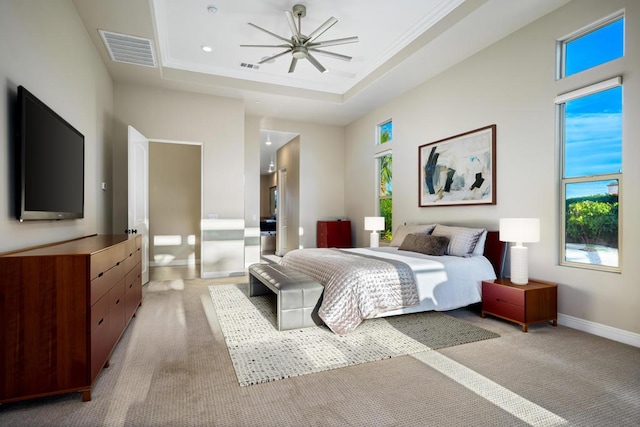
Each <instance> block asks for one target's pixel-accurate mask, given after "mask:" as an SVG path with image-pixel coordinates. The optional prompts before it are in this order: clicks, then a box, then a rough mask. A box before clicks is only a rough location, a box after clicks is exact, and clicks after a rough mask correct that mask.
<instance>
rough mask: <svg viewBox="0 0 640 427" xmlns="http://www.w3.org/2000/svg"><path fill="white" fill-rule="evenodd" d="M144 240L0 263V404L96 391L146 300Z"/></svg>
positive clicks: (47, 250)
mask: <svg viewBox="0 0 640 427" xmlns="http://www.w3.org/2000/svg"><path fill="white" fill-rule="evenodd" d="M141 253H142V252H141V237H140V236H131V237H129V236H127V235H104V236H89V237H84V238H81V239H76V240H72V241H68V242H61V243H54V244H51V245H45V246H42V247H38V248H33V249H27V250H23V251H16V252H11V253H7V254H3V255H1V256H0V377H1V378H2V380H1V381H0V403H5V402H11V401H16V400H23V399H30V398H36V397H42V396H49V395H54V394H62V393H69V392H78V391H80V392H82V400H83V401H88V400H91V386H92V385H93V383H94V381H95V380H96V378H97V376H98V374H99V373H100V371H101V370H102V368H103V367H106V366H108V364H109V357H110V355H111V352H112V351H113V349H114V347H115V345H116V344H117V343H118V340H119V339H120V336H121V335H122V333H123V332H124V330H125V328H126V326H127V325H128V323H129V321H130V320H131V318H132V317H133V316H134V315H135V311H136V309H137V308H138V306H139V305H140V304H141V301H142V274H141V263H140V261H141Z"/></svg>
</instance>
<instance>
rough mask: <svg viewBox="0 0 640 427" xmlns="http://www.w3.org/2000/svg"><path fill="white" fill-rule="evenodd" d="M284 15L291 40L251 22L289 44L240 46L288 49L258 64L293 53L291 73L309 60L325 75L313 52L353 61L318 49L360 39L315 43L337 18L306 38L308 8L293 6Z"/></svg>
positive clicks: (349, 38) (347, 38) (351, 38)
mask: <svg viewBox="0 0 640 427" xmlns="http://www.w3.org/2000/svg"><path fill="white" fill-rule="evenodd" d="M284 14H285V16H286V18H287V22H288V23H289V27H290V28H291V34H292V36H291V38H290V39H288V38H285V37H282V36H279V35H277V34H275V33H272V32H271V31H269V30H265V29H264V28H262V27H259V26H257V25H256V24H252V23H251V22H249V25H251V26H252V27H254V28H257V29H258V30H260V31H264V32H265V33H267V34H270V35H272V36H273V37H276V38H278V39H280V40H282V41H284V42H285V43H287V44H278V45H264V44H242V45H240V46H241V47H268V48H274V47H280V48H286V50H285V51H284V52H281V53H278V54H276V55H273V56H270V57H268V58H264V59H262V60H261V61H260V62H258V64H263V63H265V62H269V61H271V60H273V59H276V58H279V57H281V56H282V55H286V54H287V53H289V52H291V55H292V56H293V58H292V59H291V65H290V66H289V72H290V73H293V71H294V70H295V69H296V64H297V63H298V60H299V59H307V60H308V61H309V62H311V64H313V66H314V67H316V68H317V69H318V71H320V72H321V73H325V72H326V71H327V69H326V68H324V67H323V66H322V64H320V62H318V60H317V59H316V58H315V57H314V56H313V55H312V54H311V52H314V53H318V54H320V55H325V56H328V57H331V58H336V59H341V60H343V61H351V57H350V56H347V55H341V54H339V53H334V52H328V51H326V50H322V49H318V48H319V47H326V46H336V45H340V44H347V43H357V42H358V37H346V38H343V39H334V40H325V41H319V42H317V41H315V40H316V39H317V38H318V37H320V36H321V35H322V34H324V33H325V31H327V30H328V29H329V28H331V27H333V26H334V25H335V24H336V23H337V22H338V20H337V19H336V18H334V17H333V16H332V17H331V18H329V19H327V21H326V22H325V23H324V24H322V25H320V26H319V27H318V28H316V29H315V30H314V31H313V32H312V33H311V34H309V35H308V36H305V35H304V34H302V32H301V20H302V18H304V17H305V16H306V15H307V7H306V6H304V5H302V4H296V5H295V6H293V8H292V10H291V11H288V10H285V11H284ZM294 17H297V18H298V25H297V26H296V22H295V20H294Z"/></svg>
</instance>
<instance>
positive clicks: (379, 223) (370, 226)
mask: <svg viewBox="0 0 640 427" xmlns="http://www.w3.org/2000/svg"><path fill="white" fill-rule="evenodd" d="M364 229H365V230H368V231H380V230H384V217H383V216H365V217H364Z"/></svg>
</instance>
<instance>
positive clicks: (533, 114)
mask: <svg viewBox="0 0 640 427" xmlns="http://www.w3.org/2000/svg"><path fill="white" fill-rule="evenodd" d="M623 8H624V9H626V20H627V22H626V40H627V42H626V46H627V50H626V55H625V58H622V59H619V60H617V61H615V62H614V63H610V64H606V65H603V66H601V67H597V68H596V69H593V70H590V71H587V72H585V73H582V74H579V75H575V76H572V77H570V78H567V79H564V80H562V81H556V80H555V41H556V39H559V38H562V37H563V36H566V35H567V34H570V33H572V32H574V31H576V30H578V29H580V28H582V27H584V26H585V25H588V24H589V23H591V22H594V21H596V20H599V19H601V18H603V17H605V16H608V15H610V14H612V13H614V12H616V11H618V10H621V9H623ZM639 31H640V3H639V2H637V1H635V0H613V1H607V2H603V1H599V0H580V1H574V2H572V3H569V4H568V5H566V6H565V7H563V8H561V9H559V10H557V11H556V12H554V13H552V14H550V15H547V16H546V17H543V18H542V19H540V20H538V21H536V22H534V23H532V24H531V25H529V26H527V27H525V28H524V29H522V30H520V31H518V32H517V33H515V34H513V35H511V36H509V37H507V38H505V39H503V40H501V41H500V42H498V43H496V44H495V45H493V46H491V47H489V48H487V49H485V50H484V51H482V52H480V53H478V54H476V55H475V56H473V57H471V58H469V59H468V60H466V61H464V62H462V63H460V64H458V65H456V66H454V67H452V68H451V69H449V70H447V71H446V72H445V73H443V74H442V75H439V76H437V77H436V78H434V79H432V80H430V81H429V82H427V83H425V84H423V85H422V86H420V87H418V88H416V89H414V90H412V91H411V92H409V93H407V94H405V95H403V96H401V97H399V98H397V99H395V100H394V101H393V102H390V103H388V104H386V105H384V106H383V107H381V108H379V109H376V110H375V111H372V112H370V113H369V114H367V115H366V116H365V117H363V118H361V119H360V120H357V121H355V122H354V123H352V124H351V125H349V126H347V128H346V151H345V156H346V164H347V165H348V167H347V172H346V177H345V200H346V201H345V204H346V212H347V215H348V216H349V217H350V218H351V219H352V220H354V219H355V221H356V226H355V227H354V230H355V231H356V237H357V243H358V244H359V245H365V244H366V242H367V238H368V237H367V236H366V235H365V232H364V231H363V230H362V226H361V222H362V218H363V217H364V216H365V215H372V214H373V213H374V209H375V203H374V200H375V195H374V181H373V177H374V176H375V170H374V161H373V155H374V153H375V151H376V148H375V145H374V141H373V135H374V129H375V126H376V124H378V123H380V122H382V121H384V120H386V119H389V118H391V119H393V125H394V129H393V130H394V132H393V134H394V140H393V142H392V143H390V144H389V145H388V147H385V148H391V149H392V150H393V165H394V169H393V185H394V192H393V219H394V224H395V225H396V226H397V225H398V224H401V223H403V222H408V223H412V222H413V223H430V222H444V223H450V224H451V223H455V224H473V225H482V226H485V227H489V228H491V229H494V230H495V229H497V227H498V220H499V218H501V217H524V216H533V217H538V218H540V219H541V241H540V242H539V243H534V244H530V245H528V246H529V275H530V277H534V278H538V279H543V280H549V281H552V282H556V283H558V284H559V288H558V299H559V312H560V313H561V314H562V315H563V317H562V319H561V320H562V321H563V322H564V323H565V324H571V325H574V326H575V325H579V324H580V322H583V321H587V322H594V324H600V325H604V326H605V327H606V326H610V327H613V328H618V330H616V331H614V332H613V333H614V334H622V335H624V332H625V331H629V332H633V333H636V334H637V333H640V315H638V306H640V279H638V278H639V277H640V263H638V262H637V259H636V258H637V257H638V250H637V249H636V245H635V242H637V241H638V240H639V239H640V223H639V222H638V221H637V220H636V218H637V212H638V211H639V210H640V168H637V167H636V166H635V163H636V162H637V159H640V144H638V141H639V140H640V122H639V121H638V120H637V119H636V118H637V117H638V116H639V115H640V98H639V97H638V96H637V94H638V93H640V50H638V49H637V46H636V45H635V40H640V33H639ZM615 75H622V76H623V82H624V88H623V90H624V108H625V111H624V119H623V120H624V128H623V139H624V141H623V155H624V161H623V174H624V176H623V180H624V181H623V186H624V188H623V190H622V211H621V216H622V227H623V230H624V235H623V240H622V242H621V245H622V247H623V251H622V259H621V261H622V268H623V272H622V274H616V273H604V272H595V271H588V270H584V269H577V268H569V267H561V266H559V242H558V234H559V229H560V226H559V221H560V217H559V212H560V205H559V203H560V192H559V185H558V155H559V154H558V147H557V143H556V138H555V136H556V122H555V105H554V98H555V97H556V95H558V94H561V93H564V92H568V91H570V90H573V89H576V88H578V87H581V86H582V85H585V84H587V83H589V82H597V81H599V80H604V79H607V78H610V77H613V76H615ZM493 123H495V124H497V205H495V206H464V207H432V208H419V207H418V168H417V162H418V146H420V145H422V144H425V143H428V142H432V141H436V140H439V139H441V138H445V137H448V136H452V135H456V134H458V133H462V132H465V131H469V130H472V129H476V128H479V127H482V126H486V125H489V124H493ZM358 222H360V224H357V223H358Z"/></svg>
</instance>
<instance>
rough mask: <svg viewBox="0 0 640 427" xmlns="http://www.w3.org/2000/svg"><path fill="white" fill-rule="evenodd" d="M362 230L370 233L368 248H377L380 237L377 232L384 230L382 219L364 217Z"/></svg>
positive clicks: (378, 217)
mask: <svg viewBox="0 0 640 427" xmlns="http://www.w3.org/2000/svg"><path fill="white" fill-rule="evenodd" d="M364 229H365V230H367V231H371V237H370V238H369V246H371V247H372V248H377V247H378V246H380V235H379V234H378V231H381V230H384V217H383V216H365V217H364Z"/></svg>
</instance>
